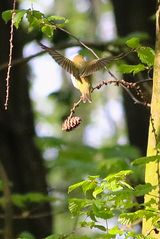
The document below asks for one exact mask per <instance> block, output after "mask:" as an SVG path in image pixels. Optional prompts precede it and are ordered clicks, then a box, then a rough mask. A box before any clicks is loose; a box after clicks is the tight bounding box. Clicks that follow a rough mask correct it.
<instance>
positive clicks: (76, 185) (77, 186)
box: [68, 181, 85, 193]
mask: <svg viewBox="0 0 160 239" xmlns="http://www.w3.org/2000/svg"><path fill="white" fill-rule="evenodd" d="M84 183H85V181H81V182H79V183H75V184H73V185H71V186H69V188H68V193H70V192H72V191H73V190H75V189H77V188H79V187H81V186H82V185H83V184H84Z"/></svg>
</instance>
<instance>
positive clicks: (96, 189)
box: [92, 186, 103, 198]
mask: <svg viewBox="0 0 160 239" xmlns="http://www.w3.org/2000/svg"><path fill="white" fill-rule="evenodd" d="M101 192H103V187H100V186H97V187H96V188H95V189H94V191H93V193H92V195H93V197H94V198H96V197H97V195H98V194H100V193H101Z"/></svg>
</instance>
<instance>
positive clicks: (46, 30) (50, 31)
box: [41, 26, 54, 37]
mask: <svg viewBox="0 0 160 239" xmlns="http://www.w3.org/2000/svg"><path fill="white" fill-rule="evenodd" d="M53 30H54V29H53V27H52V26H43V27H42V28H41V31H42V32H43V33H44V34H45V35H46V36H47V37H52V36H53Z"/></svg>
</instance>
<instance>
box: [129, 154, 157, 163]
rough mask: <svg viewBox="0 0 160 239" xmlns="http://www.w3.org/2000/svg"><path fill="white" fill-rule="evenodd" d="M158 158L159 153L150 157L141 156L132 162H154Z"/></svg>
mask: <svg viewBox="0 0 160 239" xmlns="http://www.w3.org/2000/svg"><path fill="white" fill-rule="evenodd" d="M156 160H160V156H159V155H154V156H148V157H141V158H138V159H135V160H134V161H133V162H132V165H141V164H147V163H150V162H154V161H156Z"/></svg>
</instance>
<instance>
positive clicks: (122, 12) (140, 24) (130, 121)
mask: <svg viewBox="0 0 160 239" xmlns="http://www.w3.org/2000/svg"><path fill="white" fill-rule="evenodd" d="M112 3H113V7H114V13H115V19H116V26H117V31H118V35H119V36H126V35H129V34H130V33H131V32H147V33H148V35H149V37H150V42H151V43H153V42H154V25H153V22H152V21H151V20H150V17H151V16H152V15H153V14H154V12H155V1H150V0H141V1H139V0H134V1H126V0H118V1H117V0H112ZM126 80H128V81H137V78H134V77H128V78H126ZM123 97H124V109H125V114H126V119H127V127H128V136H129V141H130V143H131V144H132V145H134V146H137V147H138V148H139V149H140V151H141V152H142V154H143V155H145V153H146V147H147V137H148V125H149V113H148V110H147V109H145V108H143V107H142V106H140V105H135V104H133V101H132V100H131V99H130V97H129V96H128V95H127V94H126V92H123Z"/></svg>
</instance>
